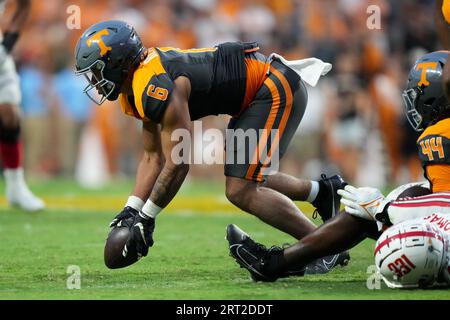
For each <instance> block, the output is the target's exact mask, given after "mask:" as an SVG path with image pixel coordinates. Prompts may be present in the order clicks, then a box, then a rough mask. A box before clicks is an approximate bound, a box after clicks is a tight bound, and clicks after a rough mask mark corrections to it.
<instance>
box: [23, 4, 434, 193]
mask: <svg viewBox="0 0 450 320" xmlns="http://www.w3.org/2000/svg"><path fill="white" fill-rule="evenodd" d="M70 5H78V6H79V7H80V8H81V29H80V30H77V29H75V30H70V29H68V28H67V26H66V21H67V18H68V17H69V14H68V13H67V11H66V9H67V7H68V6H70ZM369 5H377V6H378V7H379V8H380V9H381V29H369V28H368V27H367V19H368V18H369V16H370V15H371V13H367V12H366V10H367V7H368V6H369ZM106 19H121V20H125V21H127V22H129V23H131V24H132V25H133V26H134V27H135V28H136V29H137V31H138V33H139V34H140V36H141V38H142V40H143V42H144V44H145V45H146V46H149V47H150V46H173V47H179V48H195V47H210V46H214V45H216V44H218V43H221V42H225V41H235V40H241V41H258V42H259V44H260V47H261V51H262V53H264V54H267V55H268V54H270V53H272V52H277V53H279V54H282V55H283V56H284V57H285V58H287V59H301V58H307V57H317V58H320V59H322V60H324V61H326V62H330V63H332V64H333V69H332V71H331V72H330V73H329V74H328V75H327V76H326V77H325V78H323V79H322V80H320V81H319V84H318V86H317V87H315V88H312V87H308V94H309V101H308V106H307V110H306V113H305V116H304V118H303V120H302V122H301V124H300V127H299V129H298V132H297V135H296V137H294V139H293V142H292V143H291V146H290V149H289V150H288V153H287V155H286V157H285V159H284V160H283V161H282V170H284V171H286V172H289V173H292V174H294V175H296V176H298V177H305V178H313V179H317V178H318V177H319V176H320V173H322V172H325V173H329V174H330V173H334V172H340V173H341V174H342V175H343V176H344V177H345V178H346V179H347V180H348V181H349V182H352V183H355V184H358V185H362V184H365V185H371V186H378V187H380V186H386V185H393V184H398V183H401V182H404V181H410V180H417V179H421V178H422V171H421V167H420V164H419V163H418V160H417V156H416V154H417V153H416V147H415V140H416V138H417V134H416V133H415V132H413V131H412V130H411V129H409V125H408V124H407V121H406V118H405V116H404V113H403V102H402V99H401V92H402V90H403V88H404V87H405V84H406V78H407V72H408V70H409V68H410V67H411V66H412V64H413V62H414V60H415V59H416V58H417V57H418V56H420V55H421V54H423V53H425V52H428V51H434V50H437V49H440V47H439V41H438V37H437V31H436V16H435V1H434V0H421V1H419V0H416V1H411V0H370V1H367V0H320V1H318V0H276V1H269V0H160V1H159V0H153V1H151V0H121V1H119V0H98V1H89V0H84V1H82V0H80V1H75V0H72V1H61V0H46V1H33V9H32V14H31V17H30V19H29V21H28V23H27V27H26V29H25V31H24V32H23V33H22V35H21V38H20V41H19V43H18V45H17V48H16V49H15V51H14V56H15V60H16V61H17V63H18V65H17V66H18V70H19V73H20V76H21V88H22V94H23V101H22V109H23V114H24V118H23V132H24V135H23V140H24V144H25V169H26V172H27V173H28V175H34V176H37V177H39V178H45V177H48V178H53V177H60V176H63V177H77V178H78V179H79V180H80V182H83V181H84V183H85V184H87V185H89V184H91V185H95V184H96V183H98V182H102V181H106V180H107V179H111V178H117V177H133V176H134V174H135V168H136V165H137V161H138V160H139V157H140V155H141V140H140V123H139V122H138V121H136V120H134V119H132V118H131V117H128V116H125V115H123V114H122V113H121V111H120V108H119V106H118V103H116V102H114V103H111V102H108V103H105V104H104V105H102V106H101V107H98V106H96V105H94V104H93V103H91V101H90V100H88V98H87V97H86V96H85V95H84V94H83V93H82V90H83V87H84V81H83V79H78V78H77V77H75V76H74V73H73V70H74V61H73V50H74V47H75V44H76V41H77V40H78V37H79V36H80V35H81V33H82V32H83V30H84V29H85V28H87V27H89V26H90V25H91V24H93V23H96V22H98V21H101V20H106ZM226 120H227V119H226V117H225V116H221V117H210V118H206V119H205V120H204V122H203V129H207V128H208V127H218V128H222V129H225V127H226V124H227V121H226ZM211 177H217V179H223V178H222V177H223V167H222V166H220V165H217V166H216V165H214V166H207V165H203V166H200V165H194V166H193V167H192V168H191V172H190V179H202V178H208V179H211Z"/></svg>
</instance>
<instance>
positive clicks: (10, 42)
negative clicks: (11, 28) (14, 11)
mask: <svg viewBox="0 0 450 320" xmlns="http://www.w3.org/2000/svg"><path fill="white" fill-rule="evenodd" d="M17 39H19V33H18V32H8V31H6V32H5V33H4V34H3V41H2V45H3V47H5V50H6V52H8V53H10V52H11V51H12V49H13V47H14V45H15V44H16V42H17Z"/></svg>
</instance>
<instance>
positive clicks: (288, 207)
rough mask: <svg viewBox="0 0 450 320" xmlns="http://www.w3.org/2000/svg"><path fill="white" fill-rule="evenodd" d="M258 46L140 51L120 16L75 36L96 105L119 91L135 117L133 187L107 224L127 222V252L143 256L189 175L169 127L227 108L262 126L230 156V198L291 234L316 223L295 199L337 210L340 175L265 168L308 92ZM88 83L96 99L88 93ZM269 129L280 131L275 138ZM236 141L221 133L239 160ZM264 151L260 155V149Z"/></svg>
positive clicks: (187, 125) (295, 122) (282, 146)
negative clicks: (311, 177)
mask: <svg viewBox="0 0 450 320" xmlns="http://www.w3.org/2000/svg"><path fill="white" fill-rule="evenodd" d="M258 50H259V48H258V46H257V45H256V44H255V43H239V42H234V43H224V44H220V45H218V46H217V47H214V48H204V49H191V50H180V49H176V48H148V49H147V48H145V47H144V45H143V44H142V42H141V40H140V39H139V36H138V35H137V34H136V32H135V30H134V29H133V28H132V27H131V26H130V25H128V24H126V23H124V22H121V21H105V22H101V23H98V24H95V25H93V26H91V27H90V28H88V29H87V30H86V31H85V32H84V34H83V35H82V36H81V38H80V40H79V42H78V44H77V46H76V51H75V56H76V70H77V74H80V75H81V74H82V75H85V76H86V78H87V80H88V81H89V85H88V87H87V88H86V89H85V92H86V93H87V94H88V95H89V96H90V97H91V99H93V100H94V101H95V102H96V103H98V104H101V103H102V102H103V101H105V100H106V99H108V100H116V99H119V100H120V104H121V107H122V111H123V112H124V113H125V114H127V115H129V116H133V117H136V118H137V119H139V120H141V121H142V128H143V131H142V138H143V145H144V151H145V152H144V155H143V158H142V160H141V162H140V164H139V167H138V169H137V175H136V183H135V187H134V190H133V193H132V195H131V196H130V197H129V198H128V201H127V203H126V204H125V208H124V209H123V211H122V212H121V213H120V214H119V215H117V216H116V218H115V219H114V220H113V221H112V223H111V227H115V226H126V227H128V228H130V230H131V235H130V238H129V241H128V242H127V244H126V246H125V248H124V251H123V254H124V256H126V255H129V254H133V255H137V257H138V258H140V257H142V256H146V255H147V253H148V247H149V246H152V245H153V231H154V227H155V218H156V216H157V215H158V214H159V213H160V211H161V210H162V209H163V208H165V207H166V206H167V204H168V203H169V202H170V201H171V200H172V199H173V197H174V196H175V194H176V193H177V191H178V189H179V188H180V186H181V184H182V183H183V181H184V179H185V177H186V175H187V173H188V169H189V163H185V162H183V163H176V162H175V161H174V160H173V159H172V156H171V152H172V148H173V147H174V146H175V145H177V144H178V143H179V142H178V141H173V140H172V133H173V132H174V131H175V130H177V129H185V130H189V131H190V130H191V121H193V120H197V119H200V118H202V117H205V116H208V115H218V114H228V115H231V116H232V119H231V121H230V123H229V125H228V127H229V129H235V130H239V129H241V130H243V131H247V130H265V131H264V132H263V134H261V133H260V131H256V132H259V134H260V136H259V137H258V144H257V145H256V146H255V148H254V149H253V150H244V151H243V152H246V156H245V162H244V163H243V164H239V163H236V161H235V162H233V163H228V159H227V164H226V165H225V176H226V196H227V198H228V199H229V201H231V202H232V203H233V204H235V205H236V206H237V207H239V208H240V209H242V210H244V211H246V212H249V213H251V214H253V215H255V216H256V217H258V218H259V219H261V220H263V221H264V222H266V223H268V224H270V225H271V226H273V227H275V228H278V229H279V230H281V231H284V232H286V233H288V234H290V235H291V236H293V237H295V238H296V239H301V238H303V237H304V236H305V235H307V234H309V233H311V232H313V231H314V230H315V229H316V227H315V225H314V224H313V223H312V222H311V221H309V219H308V218H307V217H305V216H304V214H303V213H302V212H301V211H300V210H299V209H298V208H297V206H296V205H295V204H294V202H293V200H300V201H309V202H310V203H312V204H313V205H314V206H315V207H316V208H317V210H318V213H319V214H320V215H321V217H322V219H323V220H324V221H326V220H328V219H330V218H331V217H332V216H334V215H335V214H336V213H337V211H338V209H339V200H340V197H339V196H338V195H337V193H336V191H337V190H338V189H339V188H342V187H343V186H344V184H345V183H344V181H343V180H342V178H341V177H339V176H334V177H331V178H326V177H324V176H323V177H322V180H320V181H308V180H303V179H298V178H296V177H293V176H289V175H287V174H284V173H281V172H278V173H275V174H272V175H268V172H269V170H268V164H269V163H270V161H271V156H272V155H273V154H275V152H279V155H280V158H281V157H282V155H283V154H284V152H285V150H286V148H287V147H288V145H289V142H290V141H291V139H292V137H293V135H294V133H295V131H296V130H297V127H298V126H299V124H300V121H301V119H302V117H303V114H304V112H305V108H306V103H307V92H306V87H305V84H304V83H303V81H302V79H301V78H300V76H299V75H298V74H297V72H295V71H294V70H293V69H291V68H290V67H287V66H286V65H285V64H283V63H281V62H280V61H281V59H278V58H269V57H266V56H264V55H262V54H260V53H259V52H258ZM319 76H320V75H319ZM95 91H97V92H98V94H99V96H98V97H97V98H96V97H93V96H92V93H93V92H94V93H95ZM271 130H278V134H279V139H278V140H274V141H275V142H271V141H272V140H271V138H273V137H271V135H272V134H273V133H272V131H271ZM234 144H235V142H234V139H232V140H231V141H226V146H227V149H228V148H231V150H232V151H231V154H232V155H234V158H233V159H238V147H237V146H235V145H234ZM246 147H248V146H246ZM263 150H267V152H266V153H265V154H266V155H267V156H266V157H262V156H261V153H262V151H263ZM239 151H240V150H239ZM228 154H229V153H228V150H227V155H228ZM347 255H348V254H347V253H346V254H345V256H347Z"/></svg>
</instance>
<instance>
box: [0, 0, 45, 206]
mask: <svg viewBox="0 0 450 320" xmlns="http://www.w3.org/2000/svg"><path fill="white" fill-rule="evenodd" d="M5 5H6V1H3V0H0V14H2V13H3V11H4V9H5ZM30 10H31V2H30V0H17V1H16V9H15V12H14V14H13V17H12V19H11V21H9V23H7V24H6V27H5V29H4V30H2V31H3V32H2V35H3V40H2V42H1V44H0V155H1V157H2V162H3V168H4V172H3V174H4V176H5V184H6V188H5V192H6V199H7V200H8V202H9V204H10V205H12V206H18V207H20V208H22V209H24V210H27V211H37V210H41V209H43V208H44V207H45V205H44V202H43V201H42V200H41V199H39V198H38V197H36V196H35V195H34V194H33V193H32V192H31V191H30V189H29V188H28V186H27V184H26V182H25V178H24V173H23V168H22V153H23V151H22V143H21V141H20V118H21V116H20V108H19V105H20V99H21V95H20V85H19V76H18V75H17V72H16V67H15V65H14V60H13V58H12V56H11V51H12V50H13V48H14V45H15V44H16V42H17V40H18V39H19V35H20V31H21V30H22V28H23V26H24V25H25V22H26V19H27V17H28V15H29V13H30Z"/></svg>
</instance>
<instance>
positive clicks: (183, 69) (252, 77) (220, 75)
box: [120, 42, 268, 123]
mask: <svg viewBox="0 0 450 320" xmlns="http://www.w3.org/2000/svg"><path fill="white" fill-rule="evenodd" d="M257 50H258V47H257V45H256V44H252V43H240V42H233V43H224V44H221V45H219V46H217V47H214V48H204V49H190V50H181V49H177V48H163V47H161V48H150V49H149V50H148V55H147V58H146V59H145V60H144V61H143V62H142V63H141V64H140V65H139V67H138V68H137V69H136V71H135V72H134V75H133V80H132V88H133V95H124V94H121V95H120V102H121V107H122V110H123V112H124V113H126V114H128V115H131V116H134V117H136V118H138V119H141V120H144V121H145V120H152V121H154V122H156V123H159V122H160V121H161V119H162V117H163V115H164V111H165V110H166V108H167V106H168V104H169V103H170V98H171V94H172V91H173V89H174V87H175V84H174V80H175V79H176V78H177V77H179V76H185V77H187V78H188V79H189V80H190V83H191V93H190V96H189V113H190V116H191V120H196V119H199V118H202V117H205V116H208V115H218V114H229V115H236V114H238V113H239V112H240V111H241V109H242V107H243V106H244V105H245V104H246V103H248V102H250V101H251V99H252V96H254V95H255V94H256V91H257V89H258V88H259V87H260V86H261V84H262V83H263V81H264V79H265V71H267V68H268V62H267V61H266V59H265V57H264V56H263V55H259V56H258V57H256V56H255V55H253V57H252V58H253V59H246V55H248V54H251V53H252V52H255V51H257ZM250 60H251V61H250ZM250 82H251V83H250Z"/></svg>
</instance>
